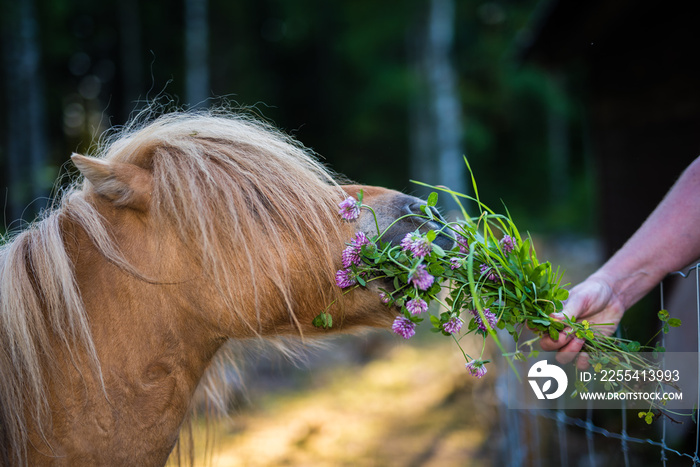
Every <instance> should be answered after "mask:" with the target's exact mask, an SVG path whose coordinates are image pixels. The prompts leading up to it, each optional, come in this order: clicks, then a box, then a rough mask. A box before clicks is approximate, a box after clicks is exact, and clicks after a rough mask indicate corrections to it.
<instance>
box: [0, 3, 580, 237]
mask: <svg viewBox="0 0 700 467" xmlns="http://www.w3.org/2000/svg"><path fill="white" fill-rule="evenodd" d="M536 3H537V2H536V1H534V0H528V1H477V0H475V1H458V2H456V1H453V0H435V1H427V0H402V1H400V2H375V1H369V0H356V1H338V2H321V1H316V0H296V1H285V0H256V1H236V2H229V1H221V0H183V1H182V2H180V3H177V2H176V3H173V2H164V1H149V2H139V1H138V0H122V1H120V2H111V1H106V2H92V1H84V0H51V1H48V0H22V1H11V0H3V12H4V13H3V15H2V56H3V70H4V73H3V74H2V76H0V80H2V89H3V92H2V95H1V97H0V105H1V106H2V109H3V112H2V116H1V117H0V118H2V125H0V142H1V143H2V144H1V146H0V168H1V174H2V175H1V178H0V186H2V187H5V191H4V193H3V195H4V207H5V226H6V227H7V226H8V225H10V223H11V222H12V221H13V220H15V219H18V218H19V217H20V216H22V217H23V218H24V219H25V220H30V219H32V218H33V216H34V215H35V213H36V212H37V211H38V210H39V209H40V208H42V207H43V206H45V205H46V198H45V197H46V196H48V194H49V192H50V190H51V188H52V186H53V184H54V180H55V179H56V177H57V176H58V174H59V169H60V167H61V166H62V165H63V164H64V163H65V162H66V161H67V160H68V157H69V155H70V154H71V153H72V152H74V151H75V152H79V153H89V152H90V147H91V145H92V144H93V143H94V142H95V140H96V139H97V138H98V137H99V136H100V134H101V133H102V132H103V131H104V130H105V129H107V128H110V127H113V126H115V125H116V126H118V125H122V124H123V123H124V122H125V121H127V119H128V118H129V116H130V115H133V114H134V113H135V112H138V110H139V109H142V108H143V107H145V106H146V105H147V104H148V103H150V102H153V101H159V102H163V101H165V100H167V98H165V97H164V96H168V97H169V98H171V99H172V102H173V103H174V104H175V105H179V106H181V107H184V108H191V107H203V106H215V105H217V104H219V103H220V102H221V101H222V99H223V100H226V101H229V102H231V103H234V104H237V105H240V106H242V107H254V111H255V112H256V113H258V114H260V115H262V116H264V117H265V118H267V119H269V120H270V121H272V122H273V123H274V124H275V125H277V126H278V127H280V128H281V129H283V130H284V131H286V132H288V133H291V134H292V135H294V136H295V137H296V138H298V139H299V140H301V141H302V143H304V144H305V145H307V146H308V147H311V148H312V149H314V150H315V151H316V152H318V153H319V154H320V155H321V156H322V157H323V158H324V160H325V162H326V163H327V164H328V165H329V166H331V167H332V168H333V169H334V170H336V171H338V172H340V173H343V174H345V175H347V176H348V177H350V178H351V179H353V180H356V181H359V182H361V183H366V184H375V185H383V186H387V187H391V188H396V189H399V190H405V191H409V192H418V193H420V190H419V189H418V187H417V186H416V185H413V184H411V183H410V182H409V179H416V180H420V181H424V182H428V183H440V184H444V185H448V186H450V187H453V188H454V189H456V190H458V191H466V190H467V189H468V188H469V185H470V184H469V182H468V179H467V178H466V170H465V168H464V164H463V161H462V156H463V155H465V156H467V157H468V158H469V160H470V163H471V164H472V165H473V167H474V169H475V171H476V174H477V176H478V181H479V184H480V186H481V191H482V194H483V195H484V197H485V198H486V201H487V202H489V203H491V204H492V205H493V207H495V208H500V199H503V200H504V201H505V202H506V203H507V205H508V207H509V209H510V210H511V211H512V212H513V214H514V215H516V219H520V220H521V222H522V223H523V224H524V225H525V226H526V227H530V226H535V227H537V228H546V229H564V230H569V231H576V232H582V233H585V234H589V233H591V232H592V231H593V226H594V223H593V222H592V220H593V219H592V218H591V206H592V199H593V198H592V195H593V190H592V185H591V167H590V163H589V162H588V159H587V154H586V145H585V131H584V127H583V126H582V125H581V113H582V111H583V110H582V109H581V107H580V105H579V104H578V103H577V102H576V101H574V100H572V99H571V98H570V97H569V95H570V93H568V92H567V87H569V86H574V85H575V83H568V82H564V81H562V80H559V79H553V78H552V76H551V75H549V74H547V73H546V72H544V71H542V70H541V69H538V68H536V67H534V66H533V65H532V64H529V63H525V62H523V61H519V60H518V53H519V50H520V49H521V48H522V47H523V46H524V45H526V44H527V43H528V40H529V37H530V36H529V31H528V29H527V28H528V26H529V25H531V23H529V22H530V20H531V18H532V16H533V10H534V9H535V6H536ZM66 170H69V169H66Z"/></svg>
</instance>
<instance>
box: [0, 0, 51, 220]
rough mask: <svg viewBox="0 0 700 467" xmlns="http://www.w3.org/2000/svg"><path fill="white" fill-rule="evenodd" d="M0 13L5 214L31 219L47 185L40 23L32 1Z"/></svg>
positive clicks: (6, 6) (11, 216) (9, 3)
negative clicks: (0, 25)
mask: <svg viewBox="0 0 700 467" xmlns="http://www.w3.org/2000/svg"><path fill="white" fill-rule="evenodd" d="M3 15H4V16H5V22H4V28H6V29H5V31H6V36H5V37H6V40H4V41H3V42H4V47H3V49H4V50H3V54H4V56H5V57H4V58H5V60H4V61H5V67H4V68H5V92H6V97H7V108H6V109H5V112H6V117H7V166H8V180H7V183H8V185H9V190H8V194H7V197H8V206H9V212H8V214H9V216H10V218H11V219H13V220H14V219H18V218H19V217H21V216H22V215H23V214H24V216H25V217H26V218H27V219H31V218H32V217H33V216H34V215H35V214H36V213H37V212H38V211H39V209H40V208H41V207H43V206H44V205H45V204H46V203H45V202H44V203H42V202H39V201H40V200H41V199H42V198H45V197H46V196H47V195H48V186H49V183H48V182H47V181H46V180H45V179H46V178H47V177H44V176H43V175H44V173H45V165H46V159H47V147H48V145H47V141H46V130H45V128H46V124H45V118H46V117H45V100H44V86H43V83H42V79H41V72H40V61H41V47H40V43H39V32H38V31H39V27H38V24H37V18H36V10H35V5H34V1H33V0H24V1H21V2H7V3H6V4H5V11H4V13H3ZM32 201H34V202H32ZM30 202H31V204H29V203H30Z"/></svg>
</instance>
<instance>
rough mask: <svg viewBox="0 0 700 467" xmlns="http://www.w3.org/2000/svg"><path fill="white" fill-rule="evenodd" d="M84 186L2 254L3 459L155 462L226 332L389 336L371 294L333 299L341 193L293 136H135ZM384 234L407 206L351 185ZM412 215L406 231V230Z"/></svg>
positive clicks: (140, 131)
mask: <svg viewBox="0 0 700 467" xmlns="http://www.w3.org/2000/svg"><path fill="white" fill-rule="evenodd" d="M97 156H98V158H97V159H93V158H85V157H83V156H78V155H75V156H73V160H74V162H75V164H76V166H77V167H78V168H79V169H80V170H81V172H82V173H83V174H84V176H85V179H86V181H85V182H84V184H83V185H82V186H79V185H74V186H72V187H71V188H69V189H68V191H67V193H66V194H65V195H64V196H63V198H62V201H61V202H60V204H59V205H58V206H57V207H56V208H55V209H53V210H52V211H50V212H48V213H47V214H46V215H45V216H44V218H43V219H42V220H40V221H38V222H36V223H35V224H34V225H32V226H31V227H30V228H29V229H27V230H25V231H23V232H21V233H19V234H17V235H16V236H15V237H14V238H13V239H12V240H11V241H8V242H7V243H6V244H5V245H4V246H2V249H1V250H0V374H1V375H2V378H0V406H1V408H0V437H1V438H2V439H1V440H0V442H1V443H2V444H1V445H0V462H2V464H3V465H15V464H17V465H21V464H25V463H28V464H30V465H44V464H54V465H162V464H163V463H164V462H165V460H166V459H167V457H168V455H169V453H170V451H171V450H172V448H173V446H174V444H175V442H176V440H177V436H178V432H179V429H180V426H181V424H182V421H183V418H184V416H185V414H186V412H187V410H188V408H189V405H190V400H191V398H192V394H193V392H194V390H195V388H196V387H197V384H198V382H199V381H200V379H201V377H202V374H203V372H204V371H205V369H206V368H207V366H208V365H209V363H210V362H211V360H212V357H213V356H214V354H215V353H216V352H217V351H218V350H219V348H220V347H221V346H222V344H223V343H224V342H225V341H226V340H227V339H230V338H238V339H241V338H250V337H268V336H279V335H299V334H301V335H302V336H310V335H315V334H319V333H322V332H324V331H320V330H318V329H316V328H314V327H313V326H312V325H311V324H310V323H311V321H312V319H313V317H314V316H315V315H316V314H317V313H318V312H319V311H320V310H322V309H323V308H325V306H326V305H327V304H329V303H331V302H333V301H334V300H335V301H336V302H335V305H334V306H333V307H332V308H331V311H332V313H333V314H334V317H335V319H334V321H335V323H336V325H335V328H336V329H341V330H342V329H349V328H351V327H353V326H355V325H370V326H378V325H386V324H388V323H390V322H391V318H392V312H391V311H390V310H389V309H387V308H386V307H383V306H382V305H381V304H380V303H379V301H378V299H377V298H376V295H374V294H371V293H368V292H365V291H360V290H358V291H354V292H353V293H351V294H348V295H345V296H344V295H341V294H340V291H339V289H338V288H337V287H336V286H335V285H334V272H335V270H336V269H337V268H338V267H339V258H340V252H341V250H342V248H343V247H344V242H345V241H348V240H349V239H350V238H351V237H352V234H353V231H354V230H364V231H367V232H370V231H372V230H374V220H373V219H371V218H369V217H368V215H367V214H366V213H365V214H363V217H362V218H361V219H360V220H358V221H356V222H354V223H347V222H343V221H341V220H340V219H339V217H338V215H337V203H338V202H339V201H340V200H342V199H343V197H344V196H346V193H351V194H355V193H356V192H357V191H358V190H359V189H360V187H354V186H350V187H345V191H343V189H342V188H341V187H340V186H338V185H337V184H336V183H335V181H334V180H333V177H332V176H331V175H330V174H329V173H328V172H327V171H326V170H325V169H324V167H323V166H321V165H320V164H319V163H318V162H316V161H315V160H314V159H313V158H312V157H310V155H309V153H308V151H307V150H305V149H304V148H303V147H301V146H300V145H299V144H298V143H296V142H295V141H293V140H291V139H290V138H288V137H286V136H284V135H282V134H280V133H278V132H276V131H275V130H273V129H272V128H270V127H268V126H265V125H263V124H260V123H257V122H253V121H250V120H248V119H245V118H242V117H237V116H228V115H227V116H216V115H212V114H170V115H166V116H163V117H161V118H159V119H157V120H155V121H154V122H151V123H149V124H147V125H143V126H141V127H139V128H135V127H134V128H130V129H127V130H125V131H124V132H122V133H121V134H119V135H118V137H116V138H114V139H113V140H112V141H111V142H109V144H107V145H106V146H105V149H104V151H103V153H101V154H98V155H97ZM364 190H365V198H366V200H367V201H368V203H370V204H372V205H373V206H375V208H376V209H377V211H378V212H379V221H380V223H381V224H382V226H381V227H383V226H386V225H387V224H388V223H390V222H391V221H392V220H393V219H395V218H397V217H399V216H401V215H403V214H406V212H405V211H406V206H407V205H408V204H410V203H415V202H416V201H417V200H415V199H414V198H410V197H407V196H406V195H401V194H399V193H396V192H392V191H389V190H385V189H381V188H373V187H364ZM414 228H415V225H412V224H410V222H407V223H406V225H405V226H404V228H403V230H401V231H402V232H404V231H407V230H413V229H414Z"/></svg>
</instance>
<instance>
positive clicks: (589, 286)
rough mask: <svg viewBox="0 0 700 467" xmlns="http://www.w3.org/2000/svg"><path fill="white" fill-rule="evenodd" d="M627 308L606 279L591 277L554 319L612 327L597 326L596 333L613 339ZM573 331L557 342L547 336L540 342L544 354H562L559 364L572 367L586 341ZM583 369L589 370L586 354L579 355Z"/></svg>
mask: <svg viewBox="0 0 700 467" xmlns="http://www.w3.org/2000/svg"><path fill="white" fill-rule="evenodd" d="M624 313H625V308H624V306H623V305H622V303H621V302H620V300H619V299H618V297H617V296H616V295H615V293H614V291H613V289H612V287H611V286H610V284H609V283H608V282H607V281H605V280H604V279H602V278H596V277H589V278H588V279H586V280H585V281H583V282H581V283H580V284H579V285H577V286H576V287H574V288H573V289H572V290H571V292H570V293H569V298H568V300H567V301H566V304H565V305H564V309H563V310H562V312H561V313H554V314H552V315H550V316H551V317H552V318H554V319H559V320H562V319H564V316H568V317H569V318H574V317H575V318H576V321H578V322H580V321H581V320H583V319H585V320H587V321H588V322H589V323H591V324H596V323H597V324H602V323H605V324H608V323H610V325H608V326H596V329H597V330H599V331H600V332H601V333H603V334H605V335H608V336H610V335H612V334H613V333H614V332H615V330H616V329H617V326H618V324H619V323H620V320H621V319H622V315H623V314H624ZM570 331H571V328H567V329H565V330H564V332H560V333H559V339H558V340H556V341H555V340H553V339H552V338H551V337H549V336H548V335H545V336H543V337H542V339H541V340H540V346H541V347H542V350H545V351H547V352H554V351H556V352H559V355H557V361H559V362H560V363H568V362H570V361H571V360H573V359H574V357H575V356H576V354H577V353H578V352H580V351H581V348H582V347H583V344H584V340H583V339H579V338H578V337H576V336H575V335H574V334H570ZM576 366H577V367H578V368H579V369H586V368H587V367H588V356H587V354H586V353H585V352H582V353H581V354H579V358H578V359H577V361H576Z"/></svg>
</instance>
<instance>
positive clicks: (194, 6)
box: [185, 0, 210, 107]
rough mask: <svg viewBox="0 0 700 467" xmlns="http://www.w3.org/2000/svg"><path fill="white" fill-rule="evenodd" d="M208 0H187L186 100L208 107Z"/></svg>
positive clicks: (191, 103) (191, 104)
mask: <svg viewBox="0 0 700 467" xmlns="http://www.w3.org/2000/svg"><path fill="white" fill-rule="evenodd" d="M207 10H208V8H207V0H185V73H186V77H185V86H186V90H185V100H186V101H187V103H188V104H189V105H190V106H191V107H206V105H207V102H206V101H207V99H208V98H209V97H210V90H209V21H208V17H207Z"/></svg>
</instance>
